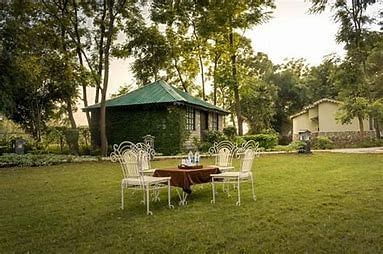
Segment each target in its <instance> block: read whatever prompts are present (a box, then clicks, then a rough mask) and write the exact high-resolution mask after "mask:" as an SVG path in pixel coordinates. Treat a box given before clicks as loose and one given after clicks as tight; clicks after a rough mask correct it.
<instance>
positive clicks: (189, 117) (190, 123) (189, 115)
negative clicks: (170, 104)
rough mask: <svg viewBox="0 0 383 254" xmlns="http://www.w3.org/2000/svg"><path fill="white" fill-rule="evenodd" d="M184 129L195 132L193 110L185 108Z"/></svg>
mask: <svg viewBox="0 0 383 254" xmlns="http://www.w3.org/2000/svg"><path fill="white" fill-rule="evenodd" d="M186 129H187V130H189V131H195V109H194V108H186Z"/></svg>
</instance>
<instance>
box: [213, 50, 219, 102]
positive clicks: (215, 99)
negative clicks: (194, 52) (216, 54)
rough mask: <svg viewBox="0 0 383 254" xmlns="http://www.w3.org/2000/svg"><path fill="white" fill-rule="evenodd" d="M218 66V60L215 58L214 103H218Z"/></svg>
mask: <svg viewBox="0 0 383 254" xmlns="http://www.w3.org/2000/svg"><path fill="white" fill-rule="evenodd" d="M217 67H218V61H217V60H216V58H215V59H214V70H213V104H214V105H217Z"/></svg>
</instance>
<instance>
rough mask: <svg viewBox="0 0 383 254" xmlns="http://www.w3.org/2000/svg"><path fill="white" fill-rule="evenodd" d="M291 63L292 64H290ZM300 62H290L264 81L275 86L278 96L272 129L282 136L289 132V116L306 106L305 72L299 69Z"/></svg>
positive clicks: (301, 65) (302, 65)
mask: <svg viewBox="0 0 383 254" xmlns="http://www.w3.org/2000/svg"><path fill="white" fill-rule="evenodd" d="M290 62H292V63H290ZM300 62H302V60H300V61H298V62H297V61H295V60H290V61H289V62H287V63H286V64H285V65H284V66H281V67H279V68H278V71H276V72H274V73H273V74H272V75H270V76H268V77H266V79H265V81H266V82H267V83H271V84H274V85H276V86H277V88H278V95H277V98H278V99H277V100H276V102H275V110H276V112H275V116H274V118H273V121H272V128H273V129H274V130H276V131H277V132H278V133H280V134H281V135H282V136H285V135H287V133H288V132H289V131H290V126H291V123H290V118H289V117H290V116H291V115H293V114H295V113H297V112H299V111H301V110H302V108H303V107H304V106H306V105H307V103H308V100H307V96H306V94H307V88H306V86H305V85H304V81H303V80H304V77H302V75H303V74H304V73H306V70H302V69H299V68H298V67H297V66H299V67H302V68H303V67H304V66H305V65H304V64H303V63H300Z"/></svg>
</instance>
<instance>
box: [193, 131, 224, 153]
mask: <svg viewBox="0 0 383 254" xmlns="http://www.w3.org/2000/svg"><path fill="white" fill-rule="evenodd" d="M225 139H226V137H225V135H224V134H223V133H222V132H220V131H217V130H207V131H205V132H204V141H203V142H201V143H200V144H199V145H198V150H200V151H202V152H207V151H208V150H209V148H210V147H212V146H213V145H214V143H215V142H220V141H223V140H225Z"/></svg>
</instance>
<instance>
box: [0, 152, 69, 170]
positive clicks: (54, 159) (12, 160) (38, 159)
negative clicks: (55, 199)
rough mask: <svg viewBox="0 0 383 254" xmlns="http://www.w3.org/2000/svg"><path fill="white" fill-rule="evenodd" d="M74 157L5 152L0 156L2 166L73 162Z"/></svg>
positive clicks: (37, 165)
mask: <svg viewBox="0 0 383 254" xmlns="http://www.w3.org/2000/svg"><path fill="white" fill-rule="evenodd" d="M72 161H73V157H72V156H68V155H53V154H23V155H18V154H3V155H2V156H0V168H7V167H40V166H50V165H56V164H61V163H67V162H72Z"/></svg>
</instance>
